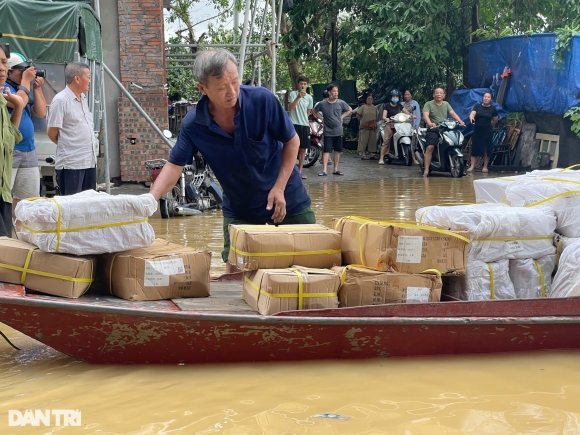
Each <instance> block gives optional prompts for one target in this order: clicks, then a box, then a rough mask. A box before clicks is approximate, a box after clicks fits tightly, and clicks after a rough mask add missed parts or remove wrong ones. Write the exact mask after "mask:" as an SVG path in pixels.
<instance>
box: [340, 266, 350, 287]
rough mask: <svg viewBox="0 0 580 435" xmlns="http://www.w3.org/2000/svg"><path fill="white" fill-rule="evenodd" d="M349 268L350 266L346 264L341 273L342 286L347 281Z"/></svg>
mask: <svg viewBox="0 0 580 435" xmlns="http://www.w3.org/2000/svg"><path fill="white" fill-rule="evenodd" d="M347 269H348V266H345V267H344V268H343V269H342V272H341V273H340V286H341V287H342V286H343V285H344V283H345V282H346V270H347Z"/></svg>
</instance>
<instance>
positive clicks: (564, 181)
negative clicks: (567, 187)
mask: <svg viewBox="0 0 580 435" xmlns="http://www.w3.org/2000/svg"><path fill="white" fill-rule="evenodd" d="M540 181H555V182H556V183H572V184H580V181H577V180H566V179H565V178H551V177H546V178H540Z"/></svg>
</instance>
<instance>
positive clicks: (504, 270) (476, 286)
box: [443, 260, 516, 301]
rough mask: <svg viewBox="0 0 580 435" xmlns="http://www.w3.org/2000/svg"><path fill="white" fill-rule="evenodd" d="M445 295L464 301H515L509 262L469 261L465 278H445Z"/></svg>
mask: <svg viewBox="0 0 580 435" xmlns="http://www.w3.org/2000/svg"><path fill="white" fill-rule="evenodd" d="M443 293H446V294H448V295H450V296H453V297H455V298H457V299H460V300H462V301H489V300H492V299H515V297H516V294H515V291H514V285H513V284H512V282H511V280H510V275H509V260H500V261H496V262H492V263H485V262H483V261H478V260H468V261H467V271H466V275H465V276H444V277H443Z"/></svg>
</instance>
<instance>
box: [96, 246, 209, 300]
mask: <svg viewBox="0 0 580 435" xmlns="http://www.w3.org/2000/svg"><path fill="white" fill-rule="evenodd" d="M102 263H103V267H102V272H103V275H104V277H105V279H106V286H107V287H108V289H109V292H110V293H111V294H114V295H115V296H119V297H121V298H123V299H128V300H133V301H146V300H149V301H152V300H159V299H173V298H195V297H206V296H209V295H210V278H209V269H210V263H211V253H210V252H200V251H197V250H195V249H193V248H189V247H187V246H183V245H178V244H176V243H170V242H167V241H166V240H161V239H155V241H154V242H153V244H152V245H151V246H149V247H148V248H139V249H131V250H129V251H124V252H118V253H116V254H106V255H104V261H103V262H102Z"/></svg>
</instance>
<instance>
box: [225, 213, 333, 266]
mask: <svg viewBox="0 0 580 435" xmlns="http://www.w3.org/2000/svg"><path fill="white" fill-rule="evenodd" d="M229 233H230V245H231V247H230V254H229V258H228V261H229V262H230V263H231V264H234V265H235V266H236V267H238V268H240V269H242V270H245V271H249V270H257V269H284V268H287V267H290V266H293V265H296V266H304V267H312V268H319V269H324V268H330V267H332V266H337V265H340V264H342V262H341V256H340V233H339V232H338V231H334V230H332V229H330V228H327V227H325V226H324V225H317V224H310V225H280V226H274V225H230V226H229Z"/></svg>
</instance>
